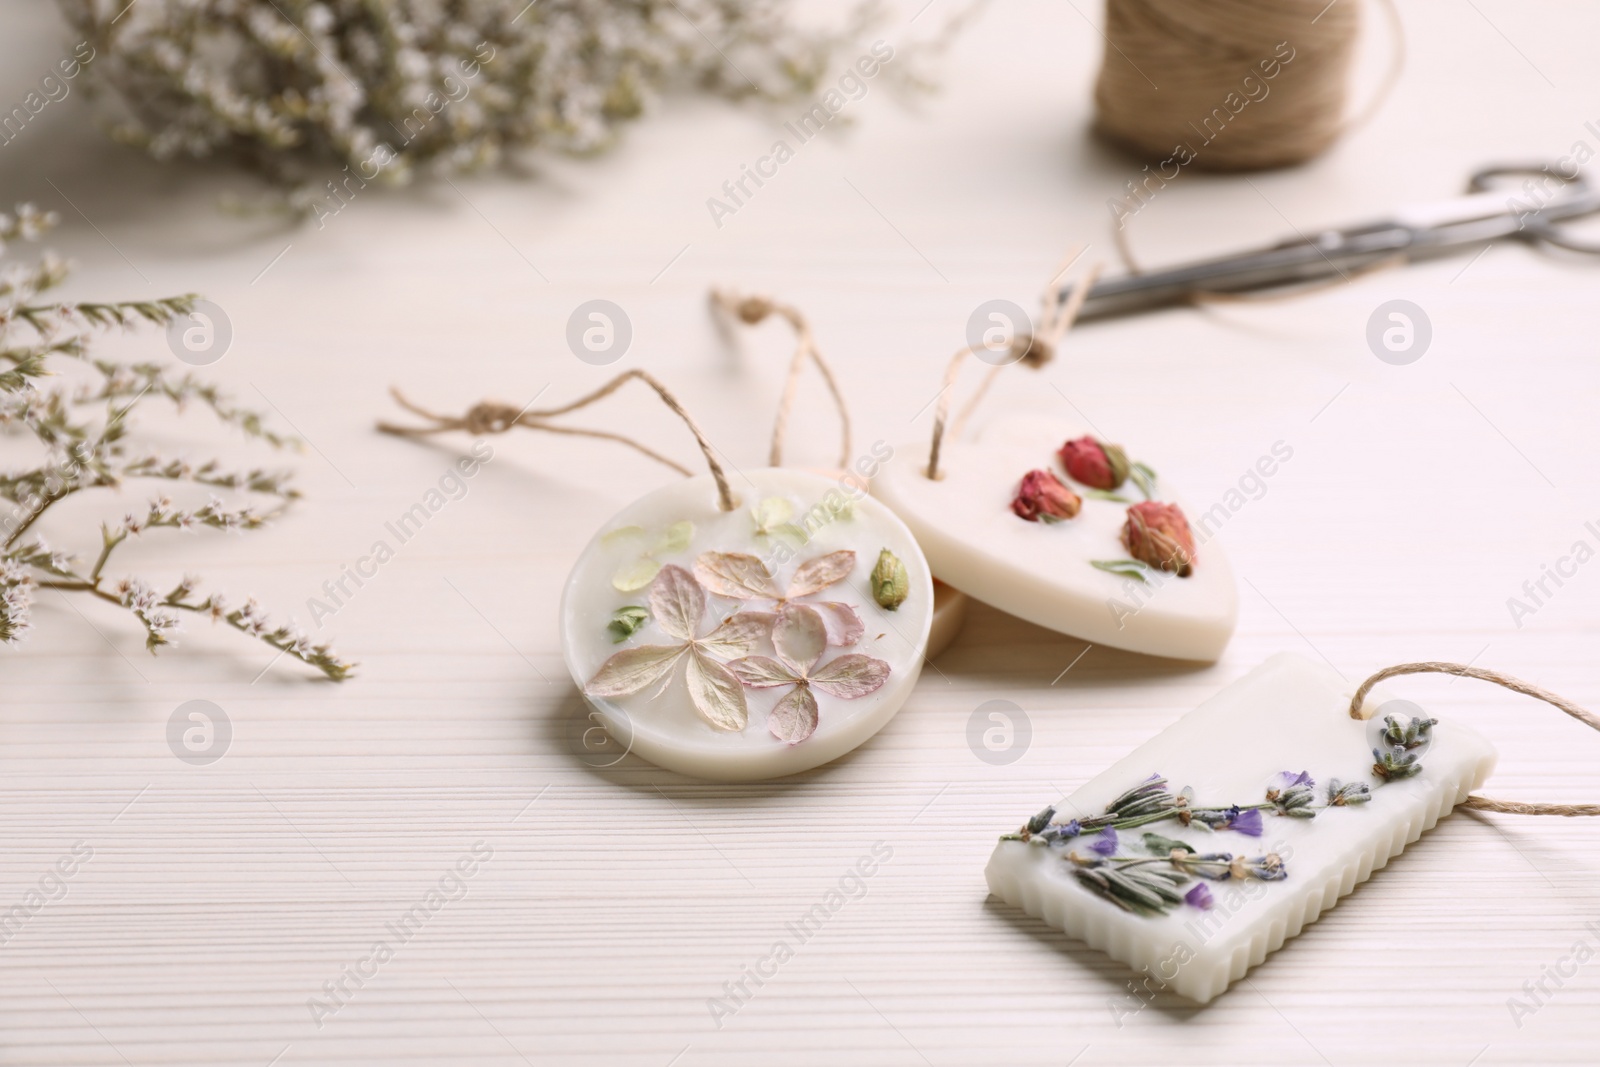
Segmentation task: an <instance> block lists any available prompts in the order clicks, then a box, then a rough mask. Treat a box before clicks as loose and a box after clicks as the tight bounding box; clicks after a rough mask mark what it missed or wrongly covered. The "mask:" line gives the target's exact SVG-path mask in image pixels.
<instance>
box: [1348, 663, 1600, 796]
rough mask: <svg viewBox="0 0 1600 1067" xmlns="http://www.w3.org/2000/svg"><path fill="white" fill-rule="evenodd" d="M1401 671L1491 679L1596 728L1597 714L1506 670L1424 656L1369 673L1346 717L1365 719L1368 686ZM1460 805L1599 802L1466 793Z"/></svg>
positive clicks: (1599, 723)
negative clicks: (1532, 800) (1530, 800)
mask: <svg viewBox="0 0 1600 1067" xmlns="http://www.w3.org/2000/svg"><path fill="white" fill-rule="evenodd" d="M1404 674H1453V675H1455V676H1456V677H1458V678H1475V679H1477V680H1478V681H1481V682H1493V683H1494V684H1495V685H1498V686H1500V687H1502V688H1504V689H1509V690H1511V691H1512V692H1513V693H1521V694H1522V695H1524V696H1530V697H1533V698H1534V699H1535V700H1542V701H1544V702H1545V703H1546V704H1549V705H1550V706H1551V707H1554V708H1559V709H1560V710H1561V711H1564V712H1566V713H1567V714H1568V715H1570V716H1572V717H1573V718H1574V719H1577V720H1578V721H1579V722H1581V723H1583V724H1584V725H1585V726H1587V727H1589V728H1590V729H1592V730H1600V717H1596V716H1595V714H1594V713H1593V712H1591V711H1589V710H1587V709H1586V708H1582V707H1579V706H1578V705H1577V704H1574V703H1573V702H1572V701H1570V700H1568V699H1566V698H1565V697H1562V696H1558V695H1556V694H1555V693H1552V692H1550V691H1549V690H1547V689H1541V688H1539V687H1538V686H1536V685H1533V684H1532V683H1530V682H1524V681H1521V680H1519V679H1517V678H1513V677H1511V676H1510V675H1509V674H1501V673H1500V672H1499V671H1491V670H1486V669H1484V668H1482V667H1472V666H1469V665H1467V664H1464V663H1448V662H1444V661H1440V660H1424V661H1421V662H1418V663H1401V664H1397V665H1395V666H1393V667H1385V668H1384V669H1383V670H1381V671H1378V672H1377V673H1375V674H1373V675H1372V676H1371V677H1370V678H1368V679H1367V680H1366V681H1364V682H1362V683H1361V685H1360V686H1358V687H1357V688H1356V691H1355V695H1354V696H1352V697H1351V698H1350V717H1351V718H1352V719H1365V718H1368V717H1370V716H1371V714H1372V712H1373V711H1374V710H1375V709H1369V708H1367V707H1366V701H1367V694H1368V693H1370V692H1371V691H1372V687H1373V686H1375V685H1377V684H1378V683H1379V682H1382V681H1384V680H1385V679H1388V678H1396V677H1399V676H1401V675H1404ZM1461 806H1462V807H1464V808H1470V809H1472V810H1473V811H1497V812H1503V813H1505V814H1509V815H1564V816H1569V817H1570V816H1579V815H1600V804H1548V803H1520V802H1517V801H1510V800H1494V799H1492V798H1490V797H1480V796H1477V795H1473V796H1469V797H1467V799H1466V800H1464V801H1463V802H1462V803H1461Z"/></svg>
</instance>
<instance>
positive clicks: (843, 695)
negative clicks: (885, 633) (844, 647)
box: [811, 652, 889, 700]
mask: <svg viewBox="0 0 1600 1067" xmlns="http://www.w3.org/2000/svg"><path fill="white" fill-rule="evenodd" d="M888 680H889V665H888V664H887V663H885V662H884V661H883V660H881V659H873V658H872V657H871V656H863V655H861V654H860V653H859V652H852V653H851V654H850V655H848V656H839V657H838V658H837V659H831V660H829V661H828V662H827V663H824V664H823V665H822V666H821V667H820V668H819V669H818V670H817V672H816V673H815V674H813V675H812V676H811V684H812V685H814V686H816V687H817V688H818V689H820V690H822V691H823V692H824V693H827V694H828V695H829V696H835V697H838V698H839V699H841V700H854V699H856V698H857V697H864V696H866V695H867V694H868V693H871V692H875V691H876V690H878V689H879V688H880V687H882V685H883V683H884V682H887V681H888Z"/></svg>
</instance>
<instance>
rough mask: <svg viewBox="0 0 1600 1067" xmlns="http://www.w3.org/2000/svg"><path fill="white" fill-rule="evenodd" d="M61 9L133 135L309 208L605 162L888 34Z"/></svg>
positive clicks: (602, 3) (607, 12) (805, 25)
mask: <svg viewBox="0 0 1600 1067" xmlns="http://www.w3.org/2000/svg"><path fill="white" fill-rule="evenodd" d="M58 2H59V5H60V7H61V8H62V11H63V13H64V14H65V15H66V18H67V20H68V22H69V23H71V24H72V26H73V27H74V28H75V29H76V31H77V32H78V33H79V34H81V35H83V37H84V39H85V40H86V42H87V43H88V44H89V45H91V46H92V47H93V49H94V54H93V60H92V62H86V63H85V69H86V72H87V74H88V76H89V78H90V79H92V80H93V81H94V82H95V83H96V84H97V86H99V87H110V88H111V89H113V90H114V91H115V92H116V93H117V94H118V95H120V96H121V98H122V103H123V104H125V105H126V106H125V108H124V109H123V111H124V112H125V114H126V115H127V118H126V120H125V121H123V122H121V123H120V124H119V125H118V126H117V127H115V128H114V130H113V134H114V136H116V137H117V138H118V139H119V140H122V141H125V142H127V143H131V144H134V145H137V146H139V147H142V148H144V149H145V150H147V151H149V152H150V153H151V154H152V155H153V156H155V157H156V158H158V159H168V158H173V157H178V156H201V157H203V156H210V155H219V156H224V157H231V158H234V159H237V160H239V161H241V162H243V163H245V164H247V165H249V166H251V167H254V168H256V169H259V170H261V171H263V172H265V174H266V175H267V176H268V177H269V178H272V179H274V180H278V181H286V182H293V181H304V182H306V184H307V189H306V190H304V191H303V192H302V196H301V198H302V199H304V198H305V193H306V192H311V191H313V190H314V187H312V186H310V183H309V181H308V180H307V179H308V178H309V175H310V173H312V172H313V171H317V170H321V169H322V168H324V167H328V165H329V164H331V167H333V168H337V167H339V166H341V165H348V167H349V173H350V174H351V175H354V174H356V173H359V174H360V175H361V181H360V184H361V185H363V186H364V185H365V183H366V181H370V180H373V179H374V178H375V177H378V176H380V175H381V178H382V180H390V181H401V180H405V179H406V178H407V177H409V176H410V175H411V174H412V173H413V171H414V170H415V169H416V168H417V167H418V166H420V165H422V164H426V163H433V164H436V165H439V166H440V167H442V168H448V169H450V170H457V171H462V170H471V169H475V168H480V167H484V166H487V165H492V164H494V163H496V162H497V161H500V160H502V159H504V158H506V157H507V156H511V155H513V154H515V153H517V152H518V151H519V150H525V149H530V148H546V149H555V150H560V151H567V152H572V153H575V154H588V153H592V152H596V151H599V150H601V149H604V148H606V147H608V146H609V145H610V144H611V143H612V142H613V141H614V140H615V139H616V137H617V136H618V134H619V132H620V130H621V128H622V127H623V125H624V124H626V123H628V122H630V121H633V120H636V119H637V118H639V117H640V116H641V115H642V114H644V113H645V111H646V110H647V109H648V108H649V107H650V106H651V105H652V103H653V102H654V100H655V99H656V98H657V97H658V95H659V94H661V93H662V92H665V91H670V90H674V89H692V90H697V91H701V92H706V93H710V94H714V95H717V96H721V97H725V98H730V99H743V98H757V99H769V100H775V99H787V98H793V97H795V96H797V95H801V94H810V93H813V92H815V91H817V90H818V89H819V88H820V86H821V83H822V81H823V79H824V78H825V76H826V75H827V74H828V73H829V71H830V69H832V68H835V67H838V66H840V65H842V63H843V62H845V61H847V60H848V58H852V57H849V56H848V54H847V52H846V49H847V48H853V47H857V46H858V44H859V42H861V40H862V38H863V37H864V36H865V35H866V33H867V31H868V29H869V27H871V26H872V25H875V24H877V23H879V22H881V21H882V12H881V11H880V10H879V9H878V7H877V6H876V5H873V4H862V5H860V6H858V7H855V8H853V9H852V10H850V11H848V12H847V13H846V14H845V16H844V17H843V18H842V19H840V20H839V23H838V24H837V25H836V26H835V27H833V28H831V29H825V30H815V29H812V28H811V26H810V23H813V22H814V20H808V19H802V18H800V17H797V14H796V13H795V11H794V9H795V8H798V7H799V6H800V5H798V4H794V3H789V2H786V0H750V2H744V3H729V2H726V0H671V2H670V3H666V4H658V3H634V2H631V0H540V2H539V3H537V4H530V3H528V2H527V0H477V2H474V3H471V4H446V5H437V4H419V3H401V2H393V0H384V2H381V3H379V2H362V3H341V4H334V5H325V4H320V3H304V2H294V3H290V2H287V0H236V2H233V3H226V4H222V3H206V4H198V5H197V4H194V3H192V2H189V0H140V2H139V3H137V4H135V5H128V4H126V3H114V4H111V5H106V4H104V3H97V2H95V0H58ZM130 7H131V10H128V9H129V8H130ZM953 21H954V20H952V22H953ZM935 44H936V45H937V44H938V42H935ZM903 65H904V63H903V62H902V63H899V64H897V65H896V66H897V68H898V67H899V66H903ZM424 101H426V103H424ZM380 150H383V151H381V152H380ZM345 180H347V181H348V180H350V179H345ZM315 195H316V196H318V197H319V198H320V197H321V192H320V190H315ZM297 206H301V207H302V208H303V209H305V210H311V205H309V204H304V203H302V204H300V205H297Z"/></svg>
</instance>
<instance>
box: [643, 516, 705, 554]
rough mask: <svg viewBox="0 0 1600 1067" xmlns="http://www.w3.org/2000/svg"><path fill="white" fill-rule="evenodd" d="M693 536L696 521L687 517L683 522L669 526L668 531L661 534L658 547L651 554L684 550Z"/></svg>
mask: <svg viewBox="0 0 1600 1067" xmlns="http://www.w3.org/2000/svg"><path fill="white" fill-rule="evenodd" d="M693 537H694V523H692V522H689V521H688V520H687V519H685V520H684V521H682V522H675V523H673V524H672V525H671V526H668V527H667V532H666V533H664V534H662V535H661V540H660V541H659V542H657V544H656V547H655V549H654V551H653V552H652V553H651V554H652V555H659V554H660V553H662V552H682V551H683V550H684V549H686V548H688V547H689V541H690V539H691V538H693Z"/></svg>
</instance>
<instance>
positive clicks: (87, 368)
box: [0, 205, 353, 680]
mask: <svg viewBox="0 0 1600 1067" xmlns="http://www.w3.org/2000/svg"><path fill="white" fill-rule="evenodd" d="M54 223H55V217H54V216H53V215H52V214H49V213H44V212H40V211H38V210H37V209H35V208H32V207H31V206H29V205H21V206H20V207H18V208H17V210H16V213H15V215H14V216H12V215H5V214H0V252H3V251H4V247H5V242H6V241H10V240H15V239H18V238H20V239H22V240H33V239H34V238H36V237H37V236H38V235H39V234H41V233H43V232H45V231H46V230H48V229H49V228H50V227H51V226H52V225H54ZM67 273H68V272H67V268H66V265H65V263H63V262H62V261H60V260H59V259H57V258H55V257H53V256H52V255H50V254H49V253H45V254H44V255H43V256H42V257H41V258H40V260H39V261H38V262H37V264H35V265H34V266H32V267H31V268H29V267H21V266H12V267H10V268H9V269H7V270H6V271H4V272H0V360H4V361H5V363H6V364H9V369H7V370H5V371H3V372H0V428H5V429H10V428H13V427H20V428H21V429H23V430H25V431H27V432H28V433H30V434H32V436H33V437H34V438H35V440H36V441H37V442H38V443H39V444H41V445H43V446H44V449H45V453H46V455H45V458H44V460H43V461H42V462H40V463H38V465H36V466H33V467H31V468H26V469H23V470H20V471H9V472H6V473H4V474H0V500H5V501H7V502H9V503H10V504H11V505H12V507H11V508H9V509H7V513H6V514H4V515H3V516H0V535H3V536H0V643H8V644H10V643H16V642H18V641H20V640H22V639H23V638H24V637H25V636H26V634H27V633H28V631H29V630H30V629H31V627H32V625H33V623H32V617H31V616H32V605H33V597H34V593H35V591H36V590H39V589H51V590H55V591H57V592H60V593H86V594H88V595H90V596H93V597H95V598H96V599H98V600H102V601H105V602H107V603H112V604H116V605H118V606H120V607H123V608H125V609H127V610H128V611H130V612H131V613H132V614H133V615H134V617H135V618H137V619H138V621H139V622H140V624H141V625H142V626H143V627H144V629H145V634H146V639H145V646H146V647H147V648H149V649H150V650H151V651H155V650H156V649H158V648H160V647H162V646H164V645H170V644H172V642H173V635H174V633H175V632H176V630H177V629H178V627H179V620H178V618H177V616H176V614H175V613H176V612H189V613H203V614H207V615H209V616H210V617H211V618H212V619H213V620H215V621H220V622H226V623H227V624H228V625H229V626H230V627H232V628H233V629H236V630H239V631H240V632H242V633H245V634H247V635H248V636H251V637H254V638H256V639H258V640H260V641H262V642H264V643H265V644H267V645H269V646H271V647H272V648H275V649H278V650H279V651H281V652H284V653H288V654H290V655H293V656H294V657H295V658H297V659H299V660H300V661H302V662H304V663H306V664H307V665H309V666H312V667H315V668H316V669H318V670H320V671H322V672H323V673H324V674H325V675H327V676H328V677H330V678H333V679H335V680H338V679H342V678H344V677H346V676H348V674H349V673H350V671H351V669H352V666H353V665H352V664H350V663H347V662H345V661H344V660H342V659H340V658H339V657H338V656H337V655H336V654H335V653H334V652H333V650H332V648H331V647H330V646H328V645H327V644H324V643H317V644H313V643H312V642H311V641H310V640H309V639H308V638H307V637H305V636H304V635H303V634H301V633H300V631H299V630H298V629H296V628H295V627H294V625H293V624H292V623H289V624H285V625H275V624H273V623H272V622H271V621H270V620H269V619H268V618H267V617H266V615H265V614H263V613H262V612H261V610H260V608H258V607H257V606H256V604H255V602H254V601H247V602H246V603H245V605H244V606H243V607H241V608H238V609H235V610H229V609H228V608H227V606H226V605H225V604H224V603H223V601H222V598H221V597H219V596H216V595H212V596H207V597H205V598H204V599H203V600H197V599H193V597H192V594H193V593H194V589H195V586H196V584H197V579H193V578H184V579H183V580H182V581H181V582H179V583H178V585H177V586H175V587H174V588H173V590H172V591H171V592H169V593H168V594H167V595H166V596H165V597H161V596H158V595H157V594H156V593H155V592H154V591H153V590H151V589H150V588H149V586H148V585H146V584H145V583H143V582H141V581H139V580H138V579H134V578H123V579H120V580H116V581H113V580H111V579H108V578H107V577H106V576H105V573H106V569H107V567H108V565H109V564H110V561H111V558H112V555H113V553H114V552H115V551H116V550H117V548H118V547H119V546H121V545H122V544H123V543H124V542H125V541H127V540H128V539H129V538H130V537H133V536H137V535H138V534H140V533H142V532H143V531H145V530H148V529H154V528H161V527H164V528H170V529H185V530H187V529H195V528H197V527H202V526H204V527H210V528H213V529H218V530H249V529H255V528H258V527H260V526H262V525H264V524H265V523H266V522H267V521H268V520H269V519H271V518H273V517H274V516H276V515H277V514H279V513H281V511H282V510H283V509H284V508H285V507H286V506H287V505H288V504H289V502H290V501H292V500H294V499H295V498H296V497H298V495H299V494H298V493H297V492H296V491H295V490H294V489H293V488H292V487H291V486H290V485H289V482H288V475H287V474H286V473H283V472H274V471H266V470H261V469H253V470H248V471H243V472H240V471H229V470H225V469H224V468H222V467H221V466H220V465H219V464H218V463H217V462H216V461H210V462H206V463H204V464H202V465H200V466H198V467H196V466H192V465H191V464H189V463H187V462H185V461H182V460H176V459H172V460H168V459H162V458H161V457H159V456H155V455H144V456H139V457H133V456H130V455H129V454H128V442H129V439H130V428H129V419H128V416H129V415H130V414H131V413H132V412H133V411H134V410H135V409H136V408H137V407H138V406H139V405H140V404H142V403H145V402H146V401H148V400H151V399H157V398H161V399H166V400H168V401H171V402H172V403H173V404H174V405H176V406H178V407H182V406H183V405H184V404H185V403H187V402H189V401H191V400H196V401H199V402H201V403H203V404H204V405H206V406H207V407H208V408H210V409H211V411H212V412H213V413H214V414H215V415H216V416H217V418H218V419H219V420H220V421H222V422H223V423H226V424H229V425H232V426H235V427H237V428H238V429H240V430H241V431H242V432H244V433H245V434H246V435H247V436H250V437H255V438H259V439H261V440H264V441H266V442H267V443H268V444H270V445H273V446H275V447H293V446H295V445H296V444H298V441H297V440H296V439H295V438H293V437H291V436H287V435H280V434H278V433H276V432H274V431H272V430H271V429H269V428H268V427H267V426H266V425H265V423H264V420H263V419H262V417H261V415H259V414H258V413H256V412H253V411H247V410H244V409H242V408H236V407H234V406H233V404H232V403H231V401H229V400H228V398H227V397H226V396H224V395H223V394H222V393H221V392H219V391H218V390H217V388H216V387H215V386H214V385H211V384H209V383H206V382H203V381H200V380H198V379H196V378H194V377H193V376H192V375H184V376H183V377H179V378H174V377H170V376H168V374H167V372H166V370H165V369H164V368H163V367H162V366H161V365H158V364H155V363H141V364H133V365H127V364H123V363H118V362H114V361H110V360H101V359H91V358H89V341H90V339H91V336H92V334H93V332H94V331H98V330H105V329H110V328H113V327H124V328H126V327H132V326H137V325H140V324H151V325H158V326H159V325H166V324H168V323H170V322H172V321H174V320H175V319H177V318H178V317H179V316H182V315H187V314H189V313H190V312H191V311H192V310H193V308H194V306H195V301H196V299H197V298H196V297H195V296H193V295H192V294H186V295H183V296H176V297H168V298H164V299H159V300H133V301H122V302H115V303H97V302H79V303H71V302H62V303H50V302H47V301H42V300H40V299H39V296H40V294H43V293H45V292H47V291H49V290H50V289H52V288H54V287H55V286H57V285H59V284H60V283H61V282H62V281H63V280H64V279H65V278H66V276H67ZM58 358H60V359H65V360H68V361H71V364H73V365H75V367H74V374H73V377H75V378H77V379H80V381H78V382H77V383H75V384H69V385H57V386H55V387H54V388H49V389H46V388H44V386H45V384H46V380H47V379H51V378H52V377H53V376H54V374H55V370H56V369H57V368H56V367H55V366H54V361H55V360H57V359H58ZM63 369H65V368H63ZM81 379H87V381H83V380H81ZM138 478H152V479H158V480H163V481H168V482H180V481H181V482H189V483H193V484H196V485H204V486H207V487H209V488H212V489H231V490H239V491H245V492H252V493H259V494H263V495H266V496H271V497H276V498H277V501H278V504H277V506H276V507H274V508H272V509H269V510H267V511H265V512H262V511H258V510H256V509H255V508H253V507H250V506H245V507H238V508H234V507H229V506H227V505H225V504H224V503H223V502H222V501H221V500H218V499H216V498H215V497H213V498H212V500H211V501H210V502H209V503H207V504H205V505H204V506H202V507H199V508H182V507H178V506H175V505H174V504H173V503H172V501H170V500H168V499H167V498H165V497H161V498H158V499H156V500H154V501H152V502H151V503H150V505H149V507H148V508H147V509H146V512H145V513H144V514H143V515H141V516H134V515H131V514H130V515H128V516H126V517H124V518H123V520H122V521H121V522H120V523H117V524H112V523H102V524H101V527H100V549H99V552H98V553H97V555H96V556H95V558H94V561H93V563H92V565H91V566H90V568H89V569H88V571H87V572H83V571H81V570H79V569H78V568H77V565H76V563H75V561H74V560H73V559H72V558H71V557H70V556H68V555H66V554H64V553H58V552H55V551H52V550H51V549H50V548H48V547H46V545H45V544H44V542H43V541H42V540H40V539H39V538H38V536H37V535H36V534H35V533H34V530H35V528H36V526H37V524H38V523H39V521H40V520H41V519H42V518H43V517H44V516H45V515H46V514H47V513H49V512H50V511H51V509H52V508H53V507H54V506H55V505H56V504H58V503H60V502H61V501H63V500H65V499H67V498H68V497H71V496H75V495H77V494H81V493H84V492H86V491H87V490H92V489H113V488H117V487H119V486H121V485H122V484H123V483H124V482H126V481H128V480H130V479H138Z"/></svg>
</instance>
